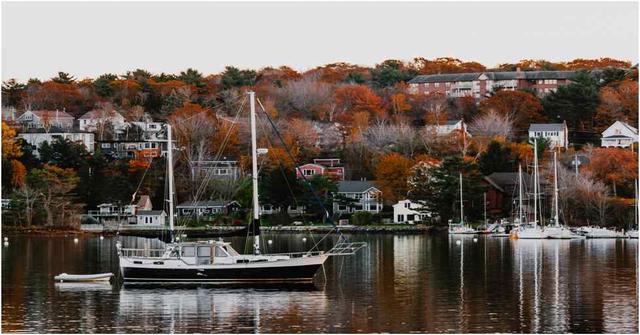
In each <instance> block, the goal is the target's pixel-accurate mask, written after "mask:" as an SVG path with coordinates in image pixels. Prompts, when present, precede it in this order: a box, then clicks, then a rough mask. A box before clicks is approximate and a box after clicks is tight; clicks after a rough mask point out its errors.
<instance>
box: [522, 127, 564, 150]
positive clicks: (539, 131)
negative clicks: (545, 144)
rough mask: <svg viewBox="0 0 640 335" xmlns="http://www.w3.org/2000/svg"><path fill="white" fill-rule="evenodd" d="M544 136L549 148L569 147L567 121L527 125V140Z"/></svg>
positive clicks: (531, 140)
mask: <svg viewBox="0 0 640 335" xmlns="http://www.w3.org/2000/svg"><path fill="white" fill-rule="evenodd" d="M534 138H544V139H547V140H548V141H549V145H550V147H551V149H554V148H558V147H560V148H565V149H566V148H568V147H569V130H568V129H567V123H566V122H563V123H532V124H531V125H529V141H530V142H533V139H534Z"/></svg>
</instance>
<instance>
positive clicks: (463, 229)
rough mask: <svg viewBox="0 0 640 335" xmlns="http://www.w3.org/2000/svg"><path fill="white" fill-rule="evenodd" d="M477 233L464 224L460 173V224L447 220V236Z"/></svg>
mask: <svg viewBox="0 0 640 335" xmlns="http://www.w3.org/2000/svg"><path fill="white" fill-rule="evenodd" d="M477 233H478V232H477V231H476V230H475V229H473V228H471V227H469V226H468V225H465V224H464V203H463V202H462V173H460V222H459V223H453V222H451V220H449V234H477Z"/></svg>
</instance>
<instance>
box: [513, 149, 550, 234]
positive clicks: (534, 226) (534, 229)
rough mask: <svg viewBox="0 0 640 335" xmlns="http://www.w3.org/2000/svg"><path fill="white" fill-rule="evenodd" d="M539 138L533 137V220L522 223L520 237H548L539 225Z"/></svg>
mask: <svg viewBox="0 0 640 335" xmlns="http://www.w3.org/2000/svg"><path fill="white" fill-rule="evenodd" d="M538 188H539V176H538V140H537V139H535V138H534V139H533V222H531V223H529V224H525V225H522V224H521V225H520V227H518V229H517V230H515V233H514V234H515V237H516V238H519V239H542V238H547V237H548V236H547V233H546V232H545V231H544V229H542V227H540V226H539V225H538Z"/></svg>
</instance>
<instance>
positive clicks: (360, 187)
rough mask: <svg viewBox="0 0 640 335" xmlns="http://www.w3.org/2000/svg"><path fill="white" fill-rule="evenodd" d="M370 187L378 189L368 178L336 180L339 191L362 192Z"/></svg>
mask: <svg viewBox="0 0 640 335" xmlns="http://www.w3.org/2000/svg"><path fill="white" fill-rule="evenodd" d="M370 188H375V189H376V190H377V189H378V188H377V187H376V186H375V185H374V182H373V181H370V180H343V181H340V182H338V192H340V193H363V192H365V191H367V190H368V189H370Z"/></svg>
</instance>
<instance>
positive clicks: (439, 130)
mask: <svg viewBox="0 0 640 335" xmlns="http://www.w3.org/2000/svg"><path fill="white" fill-rule="evenodd" d="M425 127H426V128H427V129H429V130H431V131H433V132H434V133H435V134H436V135H438V136H444V135H449V134H451V133H452V132H453V131H456V130H458V131H464V133H465V135H466V136H470V134H469V132H468V131H467V124H466V123H465V122H464V121H463V120H449V121H446V122H445V123H443V124H437V125H427V126H425Z"/></svg>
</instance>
